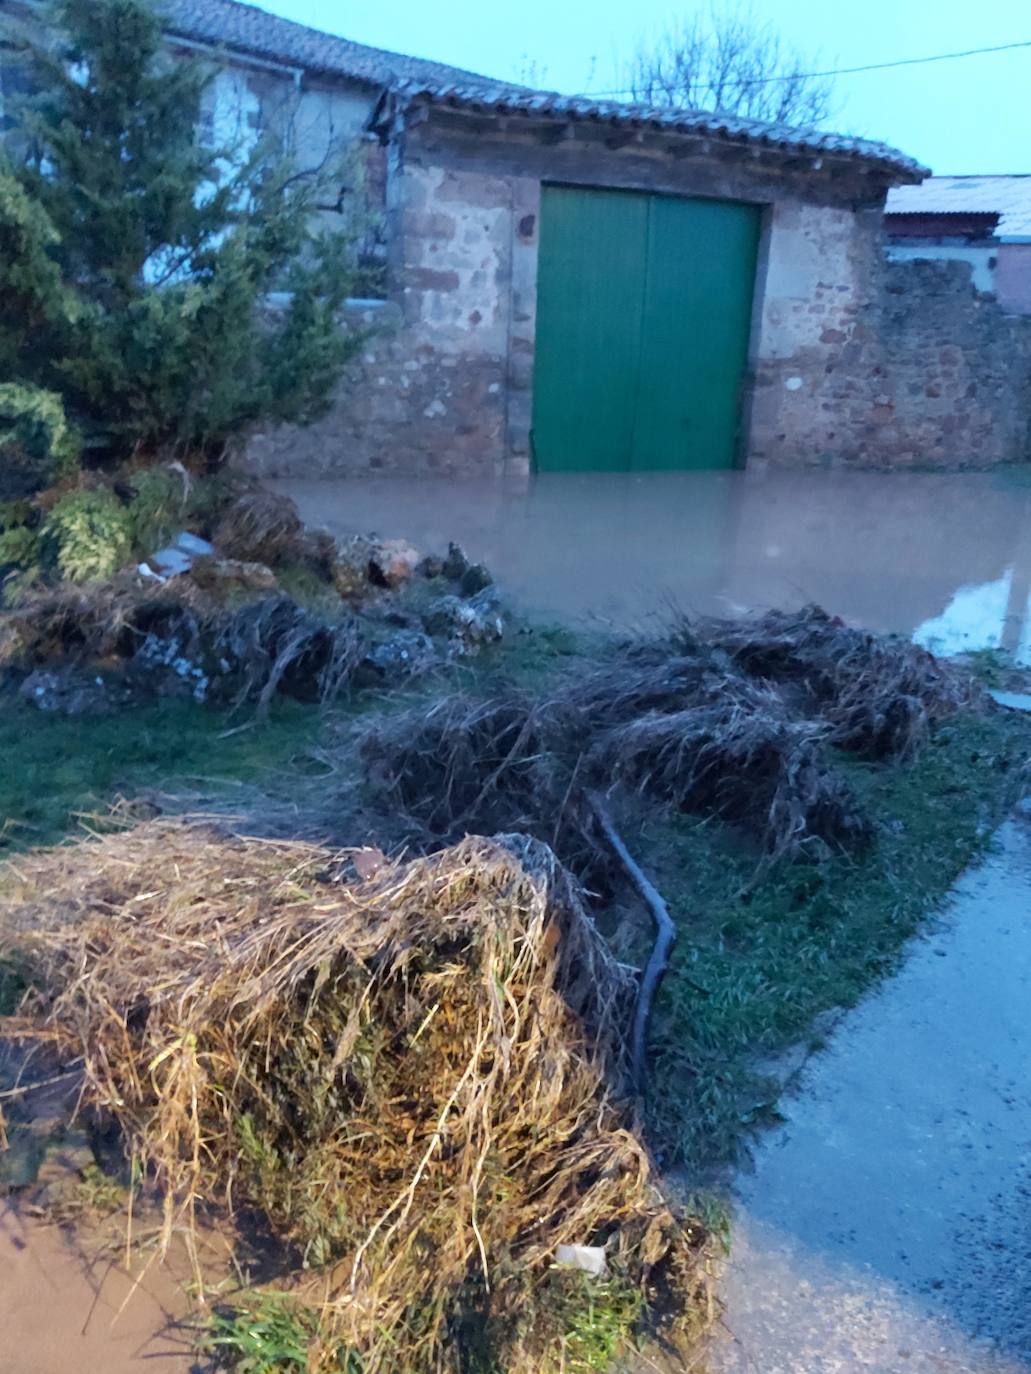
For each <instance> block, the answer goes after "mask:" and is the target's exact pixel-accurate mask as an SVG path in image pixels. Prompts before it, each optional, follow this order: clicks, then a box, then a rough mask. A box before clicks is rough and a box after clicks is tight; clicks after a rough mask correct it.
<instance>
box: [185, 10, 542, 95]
mask: <svg viewBox="0 0 1031 1374" xmlns="http://www.w3.org/2000/svg"><path fill="white" fill-rule="evenodd" d="M158 11H159V13H160V14H161V16H162V19H163V21H164V24H165V27H166V29H167V30H168V31H169V32H170V33H172V34H175V35H177V36H180V37H183V38H187V39H192V40H193V41H196V42H201V43H208V44H211V45H212V46H215V47H226V48H233V49H236V50H238V51H243V52H247V53H252V54H254V55H255V56H257V57H263V58H266V59H269V60H270V61H274V62H275V61H278V62H281V63H283V64H284V65H285V66H297V67H302V68H304V69H305V70H306V71H311V72H319V73H324V74H327V75H336V76H346V77H350V78H351V79H352V80H355V81H361V82H365V83H366V84H368V85H371V86H383V85H388V84H391V83H393V82H396V81H406V80H415V81H438V82H439V81H484V82H487V81H489V78H487V77H483V76H480V75H479V74H478V73H476V72H470V71H465V70H464V69H463V68H461V67H452V66H450V65H448V64H447V63H443V62H434V61H431V60H430V59H428V58H423V57H409V56H406V55H405V54H404V53H396V52H390V51H389V50H388V49H386V48H372V47H368V46H367V45H366V44H364V43H355V42H352V41H351V39H349V38H341V37H339V36H338V35H336V34H332V33H325V32H323V31H322V30H321V29H314V28H311V27H310V26H309V25H307V24H300V23H298V22H297V21H296V20H294V19H284V18H282V17H281V16H280V15H278V14H271V13H270V12H269V11H268V10H264V9H261V8H260V7H259V6H257V5H252V4H248V3H245V0H158ZM512 89H519V88H518V87H513V88H512Z"/></svg>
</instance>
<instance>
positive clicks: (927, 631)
mask: <svg viewBox="0 0 1031 1374" xmlns="http://www.w3.org/2000/svg"><path fill="white" fill-rule="evenodd" d="M270 485H271V486H273V487H275V488H277V489H278V490H281V491H286V492H288V493H289V494H291V495H292V496H293V497H294V498H295V499H296V501H297V502H298V505H299V506H300V508H301V514H302V515H303V516H304V518H305V519H306V520H308V521H310V522H311V523H313V524H321V525H327V526H328V527H329V528H331V529H332V530H333V532H334V533H336V534H346V533H366V532H369V531H370V530H375V531H376V532H378V533H380V534H382V535H384V536H404V537H406V538H408V539H410V540H412V541H413V542H414V543H416V544H417V545H419V546H421V547H424V548H428V549H444V548H446V546H447V543H448V540H449V539H457V540H458V541H459V542H461V543H462V544H464V545H465V546H466V548H467V551H468V552H469V554H470V555H471V556H472V557H473V558H475V559H479V560H482V561H483V562H485V563H487V565H488V566H489V567H490V568H491V569H492V570H493V571H494V573H495V576H496V577H497V578H498V580H499V582H500V583H501V585H502V587H503V589H504V590H505V591H506V592H507V594H508V595H509V597H510V598H511V600H512V601H513V602H514V603H515V604H516V605H517V606H518V607H519V608H520V609H522V610H524V611H526V612H527V613H529V614H532V615H535V616H538V617H541V618H544V619H548V620H565V621H582V620H598V621H601V622H603V623H605V624H609V625H615V626H616V627H618V628H621V629H625V628H628V627H630V626H633V625H637V624H640V623H641V621H642V618H643V617H646V616H648V615H651V614H654V613H655V612H656V611H657V610H659V609H661V608H662V607H663V606H665V605H668V603H669V602H671V601H672V602H675V603H677V604H678V605H680V606H681V607H682V608H683V609H685V610H690V611H696V612H699V613H703V614H716V615H730V614H739V613H741V612H742V611H746V610H750V609H755V608H766V607H770V606H779V607H785V608H790V607H797V606H799V605H803V604H804V603H805V602H807V601H816V602H819V603H820V604H821V605H823V606H824V607H825V608H826V609H827V610H829V611H832V612H834V613H837V614H839V615H841V616H843V617H845V618H846V619H848V620H849V621H851V622H855V623H857V624H861V625H865V626H868V627H869V628H870V629H874V630H882V631H900V632H904V633H907V634H910V633H914V632H915V633H917V635H918V637H919V638H920V639H921V641H922V642H925V643H927V644H928V646H929V647H935V648H938V649H940V650H942V651H944V652H952V653H955V652H960V651H962V650H969V649H977V648H999V647H1003V648H1006V649H1008V650H1009V651H1011V652H1013V653H1014V654H1015V655H1016V656H1017V657H1018V659H1023V660H1024V661H1027V662H1031V621H1029V617H1028V601H1029V596H1031V468H1028V469H1024V470H1012V471H1009V472H1005V473H998V474H984V473H962V474H941V473H898V472H896V473H867V472H834V471H823V470H816V471H811V472H802V473H799V472H777V471H769V472H766V473H763V472H759V471H748V472H735V473H717V472H697V473H676V474H665V473H663V474H645V475H641V476H634V475H631V474H626V475H611V476H610V475H602V474H587V475H579V474H570V475H548V476H543V477H537V478H532V479H528V480H526V481H521V482H461V481H457V480H443V479H442V480H436V481H434V480H430V479H422V480H419V479H411V480H406V479H399V478H389V479H388V478H381V479H364V478H362V479H357V478H356V479H340V480H332V481H328V480H321V481H315V480H311V481H280V482H273V483H270Z"/></svg>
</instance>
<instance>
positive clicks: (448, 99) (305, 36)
mask: <svg viewBox="0 0 1031 1374" xmlns="http://www.w3.org/2000/svg"><path fill="white" fill-rule="evenodd" d="M160 9H161V12H162V14H163V15H164V18H165V22H166V24H167V27H168V29H169V30H170V32H172V33H174V34H178V35H181V36H182V37H184V38H189V39H192V40H194V41H198V42H203V43H210V44H213V45H216V46H224V47H226V48H229V49H234V50H238V51H243V52H248V53H253V54H255V55H256V56H260V57H264V58H267V59H269V60H271V61H278V62H282V63H284V64H286V65H290V66H296V67H301V68H303V69H304V70H306V71H311V72H319V73H328V74H334V75H337V76H343V77H348V78H350V79H351V80H355V81H361V82H365V83H367V84H369V85H375V86H383V87H386V88H389V89H390V90H392V91H394V92H396V93H397V94H398V95H399V96H400V97H401V98H402V99H407V100H409V101H418V100H424V101H429V102H433V103H437V104H449V105H452V106H457V107H464V108H473V109H483V110H491V111H494V112H498V113H501V112H507V113H518V114H525V115H539V116H558V117H562V118H567V119H578V120H593V121H596V122H599V123H612V124H629V125H631V126H637V127H641V128H644V127H649V126H650V127H652V128H657V129H667V130H669V131H671V132H677V131H681V132H685V133H696V134H702V135H712V136H714V137H718V138H727V139H731V140H733V141H736V142H751V143H757V144H761V145H763V146H766V147H775V148H782V149H789V150H792V149H793V150H797V151H799V152H806V153H813V154H815V155H820V154H827V155H833V156H839V157H841V156H844V157H860V158H865V159H869V160H872V161H874V162H878V163H880V164H882V165H883V166H884V167H886V168H887V169H890V170H891V171H892V172H893V173H894V174H895V175H897V176H899V177H900V178H906V179H916V178H920V177H924V176H926V175H927V170H926V168H923V167H921V166H920V164H919V163H917V162H915V161H914V160H913V159H912V158H909V157H906V156H905V155H904V154H903V153H900V152H899V151H898V150H897V149H895V148H891V147H889V146H888V145H887V144H884V143H873V142H869V141H868V140H866V139H861V138H846V137H844V136H843V135H840V134H831V133H824V132H823V131H822V130H819V129H797V128H794V127H792V126H790V125H786V124H766V123H762V122H761V121H758V120H751V119H739V118H738V117H736V116H733V115H725V114H713V113H711V112H706V111H701V110H678V109H672V108H669V109H653V108H650V107H647V106H641V105H630V104H626V103H624V102H622V101H611V100H593V99H591V98H590V97H589V96H570V95H562V94H560V93H558V92H556V91H533V90H529V89H528V88H527V87H525V86H517V85H512V84H508V83H505V82H499V81H494V80H492V79H491V78H490V77H485V76H479V75H477V74H476V73H474V72H467V71H463V70H462V69H461V68H459V67H449V66H447V65H446V64H444V63H441V62H430V61H427V60H425V59H423V58H421V57H406V56H404V55H403V54H401V53H393V52H386V51H384V50H382V49H380V48H370V47H366V46H365V45H364V44H362V43H352V42H350V40H349V39H346V38H338V37H336V36H335V35H333V34H328V33H321V32H319V31H318V30H317V29H311V28H308V27H307V26H306V25H304V24H296V23H294V22H293V20H290V19H281V18H279V16H278V15H274V14H269V13H268V12H267V11H266V10H262V9H258V8H257V6H255V5H247V4H242V3H240V0H160Z"/></svg>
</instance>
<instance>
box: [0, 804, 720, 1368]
mask: <svg viewBox="0 0 1031 1374" xmlns="http://www.w3.org/2000/svg"><path fill="white" fill-rule="evenodd" d="M350 873H351V868H350V863H349V861H348V859H347V856H346V855H343V856H342V855H334V854H332V853H330V852H328V851H326V850H325V849H322V848H319V847H314V846H307V845H300V844H279V843H270V842H261V841H255V840H244V839H240V838H235V837H228V838H227V837H226V836H225V835H223V834H220V833H218V832H216V831H213V830H207V829H203V828H198V827H196V826H194V827H191V826H189V825H187V824H185V823H181V822H180V823H176V822H167V821H163V822H153V823H149V824H146V825H142V826H140V827H138V828H137V829H135V830H132V831H130V832H128V833H124V834H120V835H115V836H110V837H107V838H104V839H97V840H92V841H89V842H87V843H85V844H82V845H78V846H76V847H73V848H59V849H56V850H52V851H49V852H46V853H39V854H35V855H31V856H28V857H25V858H21V859H19V861H18V868H17V872H16V874H15V875H14V881H13V882H12V883H9V884H8V894H7V899H6V901H5V904H4V907H3V909H2V911H0V931H2V934H3V939H4V942H5V943H6V944H7V945H8V946H9V947H10V946H15V947H17V948H18V949H19V950H20V951H22V953H23V954H24V955H25V956H26V957H27V958H28V960H29V961H30V963H31V964H32V966H33V967H34V969H35V978H34V991H33V993H32V994H31V999H30V1001H29V1003H28V1004H27V1007H26V1010H27V1011H28V1012H31V1013H33V1014H34V1015H35V1017H36V1018H37V1024H38V1023H42V1024H44V1025H45V1026H46V1027H47V1028H48V1029H49V1031H50V1032H51V1033H52V1034H55V1035H56V1036H57V1039H58V1043H59V1044H60V1045H61V1046H63V1047H64V1048H65V1049H66V1050H67V1052H68V1054H69V1055H70V1056H73V1057H77V1056H82V1057H83V1062H84V1065H85V1076H86V1085H87V1094H88V1097H89V1099H90V1100H91V1101H92V1102H94V1103H95V1104H97V1105H98V1106H99V1107H101V1108H103V1109H106V1110H108V1111H110V1112H112V1113H113V1114H114V1115H115V1116H116V1117H117V1118H118V1119H119V1121H120V1122H121V1123H122V1125H123V1127H124V1129H125V1132H126V1134H127V1136H128V1138H129V1140H130V1142H131V1145H132V1148H133V1150H134V1151H135V1152H136V1153H137V1154H138V1156H139V1157H140V1158H141V1159H142V1161H143V1162H144V1163H145V1164H146V1165H147V1166H148V1167H149V1168H150V1170H152V1172H153V1175H154V1176H155V1177H156V1179H157V1181H158V1182H159V1184H160V1185H161V1186H162V1188H163V1189H164V1190H165V1192H166V1197H167V1206H166V1227H167V1232H168V1233H170V1232H171V1229H172V1227H173V1226H174V1225H178V1224H180V1222H181V1221H182V1220H183V1219H184V1218H185V1219H187V1220H188V1219H189V1218H190V1217H191V1216H192V1215H193V1212H194V1209H195V1208H196V1206H197V1205H198V1204H203V1203H212V1204H224V1205H226V1206H228V1207H229V1208H230V1209H232V1208H234V1207H237V1206H239V1205H240V1204H243V1203H247V1204H253V1205H257V1206H259V1207H261V1208H263V1209H264V1210H265V1212H266V1213H267V1215H268V1217H269V1219H270V1221H271V1222H272V1224H273V1226H274V1228H275V1229H276V1231H277V1232H278V1233H279V1235H280V1236H282V1237H283V1238H284V1239H286V1240H289V1241H291V1242H293V1243H295V1244H296V1245H297V1246H298V1247H299V1248H300V1249H301V1250H302V1251H303V1253H304V1256H305V1258H306V1260H307V1261H308V1262H309V1263H310V1264H313V1265H319V1266H322V1267H323V1273H324V1276H325V1277H324V1283H323V1284H322V1287H321V1289H320V1296H321V1298H322V1299H324V1302H325V1307H324V1313H323V1315H324V1321H323V1330H324V1335H325V1340H326V1346H325V1348H326V1350H339V1347H340V1343H341V1342H342V1343H343V1346H344V1347H345V1348H346V1349H347V1350H349V1351H353V1352H355V1353H357V1354H358V1356H359V1357H360V1361H361V1369H362V1371H363V1374H387V1371H390V1372H391V1374H396V1372H397V1371H398V1370H402V1369H404V1370H406V1371H410V1372H411V1374H420V1372H421V1371H426V1372H427V1374H429V1371H449V1372H451V1371H453V1372H454V1374H458V1371H462V1370H464V1369H466V1368H468V1365H467V1364H466V1360H467V1357H468V1347H469V1340H468V1339H467V1337H468V1333H469V1332H470V1331H472V1330H474V1329H477V1328H478V1329H479V1330H480V1332H481V1334H482V1333H483V1332H484V1331H485V1332H486V1333H487V1335H488V1338H489V1340H488V1344H489V1348H490V1351H491V1355H492V1358H493V1359H495V1360H496V1364H492V1365H491V1366H490V1367H491V1368H497V1369H498V1370H501V1371H520V1374H522V1371H529V1370H547V1369H556V1370H557V1369H558V1368H560V1367H561V1364H560V1359H559V1357H558V1356H557V1355H556V1350H557V1349H558V1347H557V1346H555V1345H554V1340H555V1335H556V1333H555V1332H554V1330H550V1329H549V1325H548V1321H547V1319H546V1315H544V1314H545V1313H546V1304H542V1303H540V1302H538V1301H537V1300H538V1299H539V1298H540V1296H541V1294H542V1293H544V1292H545V1291H546V1290H547V1288H548V1285H549V1284H551V1283H553V1282H554V1275H553V1271H552V1270H551V1268H550V1266H551V1265H552V1263H553V1261H554V1257H555V1251H556V1247H557V1246H558V1245H560V1244H564V1243H568V1244H574V1245H605V1246H606V1247H607V1251H608V1262H609V1265H610V1268H611V1269H612V1270H613V1271H615V1273H617V1274H621V1275H624V1276H626V1278H627V1280H628V1281H632V1282H633V1283H635V1284H638V1285H642V1286H643V1287H644V1288H645V1289H646V1290H648V1291H653V1290H654V1289H655V1288H656V1287H661V1288H662V1289H663V1290H664V1291H665V1292H667V1293H669V1292H672V1293H673V1294H675V1295H676V1305H679V1307H680V1308H681V1310H683V1309H684V1308H685V1307H687V1308H691V1307H694V1308H695V1310H697V1305H696V1304H694V1303H691V1302H689V1301H688V1299H691V1298H694V1297H695V1292H694V1289H695V1288H697V1286H698V1284H699V1283H700V1282H701V1280H700V1279H699V1277H698V1275H699V1268H698V1264H699V1258H698V1250H697V1247H698V1245H699V1244H700V1243H701V1241H702V1239H703V1237H702V1235H701V1232H700V1229H699V1230H697V1231H692V1230H691V1229H687V1230H685V1229H684V1228H683V1227H682V1226H681V1225H680V1224H679V1223H677V1222H676V1221H675V1220H674V1218H673V1216H672V1215H671V1214H670V1212H669V1211H668V1209H667V1208H666V1206H665V1205H664V1204H663V1202H662V1200H661V1198H660V1197H659V1195H658V1193H657V1192H656V1190H655V1188H654V1185H653V1183H652V1180H651V1168H650V1164H649V1159H648V1156H647V1154H646V1151H645V1149H644V1147H643V1146H642V1144H641V1143H640V1141H639V1139H638V1138H637V1136H636V1135H635V1133H634V1131H633V1129H632V1121H631V1120H630V1118H629V1116H628V1113H627V1110H626V1108H625V1107H624V1105H623V1103H622V1101H621V1094H622V1085H623V1083H624V1075H625V1070H626V1045H625V1040H624V1031H625V1028H626V1027H627V1026H628V1023H629V1017H630V1012H631V1006H632V1001H633V995H634V979H633V977H632V975H631V974H629V973H628V972H627V971H626V970H625V969H623V968H622V967H621V966H620V965H618V964H616V963H615V962H614V960H613V958H612V956H611V954H610V953H609V951H608V949H607V947H606V945H605V943H604V941H603V940H602V938H601V937H600V936H599V934H598V933H597V932H596V930H595V927H594V925H593V923H592V922H591V920H590V918H589V916H588V915H587V914H586V912H585V910H584V907H583V905H582V902H581V898H580V894H579V890H578V888H577V887H576V885H575V884H574V883H573V881H572V880H571V879H570V878H569V877H568V875H567V874H566V872H565V871H564V870H563V869H562V868H561V867H560V866H559V864H558V863H557V861H556V859H555V857H554V855H553V854H552V853H551V851H550V850H549V849H548V848H547V847H546V846H544V845H542V844H540V843H538V842H536V841H534V840H532V839H528V838H526V837H524V836H516V835H508V836H501V837H498V838H496V839H493V840H487V839H470V840H467V841H465V842H464V843H462V844H460V845H458V846H456V847H455V848H453V849H449V850H446V851H444V852H442V853H438V854H436V855H434V856H432V857H430V858H426V859H420V860H417V861H415V862H412V863H408V864H401V865H393V864H384V865H383V866H382V867H380V868H379V869H378V870H377V871H376V872H375V873H374V874H373V875H372V876H371V877H369V878H367V879H365V880H362V879H360V878H355V877H354V876H353V875H352V876H349V874H350ZM549 1342H551V1344H549ZM330 1367H337V1366H335V1365H333V1366H331V1365H330V1364H325V1365H324V1364H321V1363H319V1360H318V1359H316V1358H315V1357H314V1356H313V1364H312V1369H313V1371H314V1370H316V1369H322V1368H326V1369H328V1368H330Z"/></svg>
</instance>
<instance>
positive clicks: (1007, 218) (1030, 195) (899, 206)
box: [886, 173, 1031, 239]
mask: <svg viewBox="0 0 1031 1374" xmlns="http://www.w3.org/2000/svg"><path fill="white" fill-rule="evenodd" d="M886 210H887V213H888V214H889V215H891V214H896V215H958V214H975V213H981V214H997V215H998V216H999V217H1000V218H999V229H998V233H999V237H1000V238H1002V239H1014V238H1018V239H1019V238H1031V173H1028V174H1024V175H1017V176H963V177H929V178H928V180H927V181H925V182H924V183H923V185H922V186H898V187H895V188H894V189H893V190H891V191H889V192H888V204H887V207H886Z"/></svg>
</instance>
